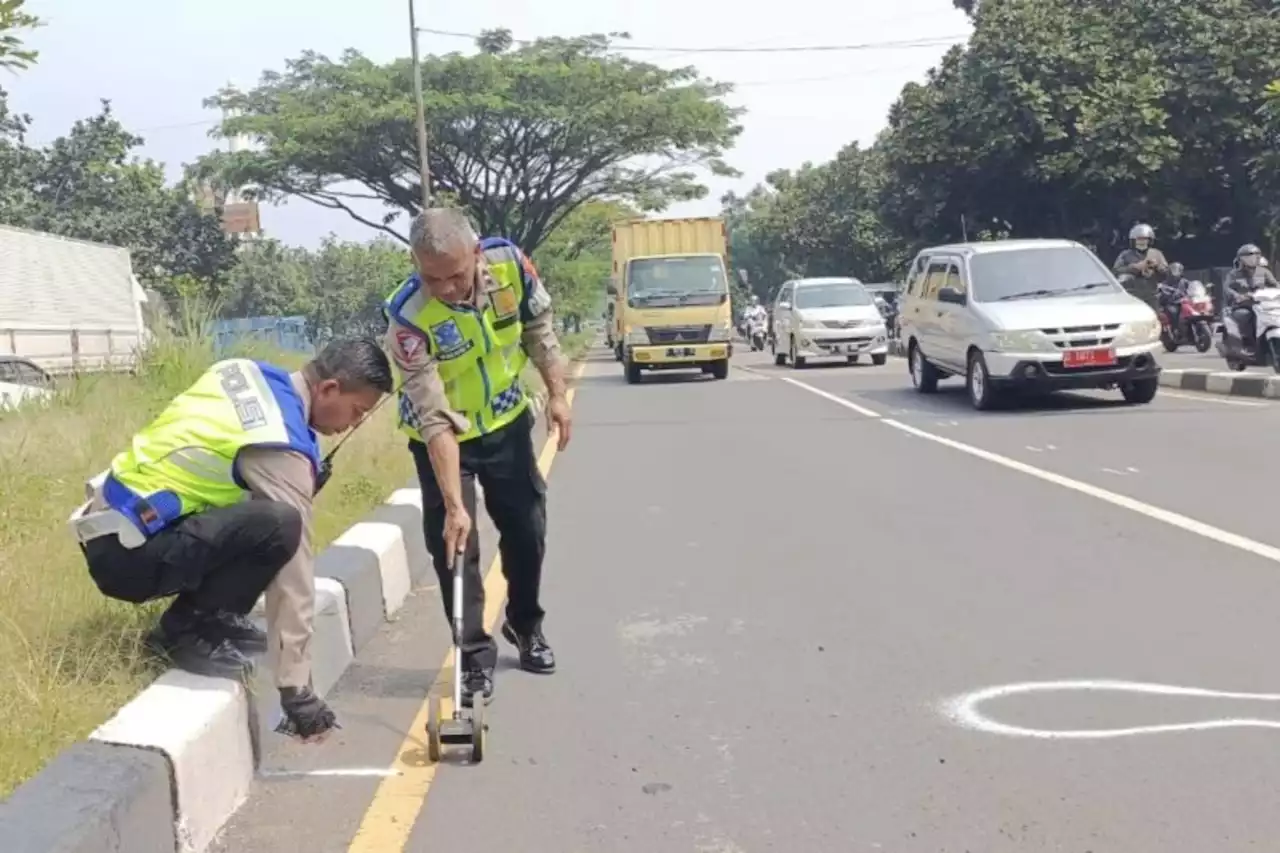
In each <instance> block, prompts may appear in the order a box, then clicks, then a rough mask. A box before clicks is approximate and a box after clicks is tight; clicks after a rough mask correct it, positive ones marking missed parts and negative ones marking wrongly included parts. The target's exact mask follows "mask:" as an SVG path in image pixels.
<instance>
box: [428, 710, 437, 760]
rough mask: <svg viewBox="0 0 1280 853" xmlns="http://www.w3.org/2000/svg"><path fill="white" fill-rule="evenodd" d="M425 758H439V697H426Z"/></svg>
mask: <svg viewBox="0 0 1280 853" xmlns="http://www.w3.org/2000/svg"><path fill="white" fill-rule="evenodd" d="M427 758H429V759H430V760H431V761H433V762H435V761H439V760H440V697H439V696H435V695H432V696H428V697H427Z"/></svg>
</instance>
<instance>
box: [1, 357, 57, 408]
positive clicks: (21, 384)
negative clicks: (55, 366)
mask: <svg viewBox="0 0 1280 853" xmlns="http://www.w3.org/2000/svg"><path fill="white" fill-rule="evenodd" d="M51 399H53V379H52V378H51V377H50V376H49V374H47V373H45V372H44V371H43V370H41V369H40V368H39V367H37V366H36V365H35V364H34V363H33V362H30V361H28V360H27V359H25V358H19V357H18V356H14V355H0V411H4V410H6V409H8V410H12V409H16V408H18V406H20V405H25V404H27V403H31V402H34V401H37V400H42V401H47V400H51Z"/></svg>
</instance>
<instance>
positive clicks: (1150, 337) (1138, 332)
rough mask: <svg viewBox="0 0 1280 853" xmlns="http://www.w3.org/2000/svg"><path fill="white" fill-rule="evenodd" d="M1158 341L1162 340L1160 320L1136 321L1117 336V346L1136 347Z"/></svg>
mask: <svg viewBox="0 0 1280 853" xmlns="http://www.w3.org/2000/svg"><path fill="white" fill-rule="evenodd" d="M1158 340H1160V321H1159V320H1135V321H1134V322H1132V323H1129V324H1128V325H1127V326H1125V327H1124V329H1123V330H1122V331H1121V332H1120V334H1118V335H1116V341H1115V345H1116V346H1118V347H1135V346H1142V345H1143V344H1151V343H1155V342H1156V341H1158Z"/></svg>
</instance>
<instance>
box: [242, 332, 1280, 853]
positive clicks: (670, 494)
mask: <svg viewBox="0 0 1280 853" xmlns="http://www.w3.org/2000/svg"><path fill="white" fill-rule="evenodd" d="M1182 358H1195V356H1183V357H1182ZM1199 358H1203V359H1207V358H1208V357H1207V356H1205V357H1199ZM734 363H735V367H736V368H737V369H735V370H733V371H732V373H731V375H730V378H729V379H728V380H727V381H723V382H715V381H711V380H710V379H703V378H701V377H697V378H691V379H685V378H681V377H676V376H670V377H656V378H653V379H648V380H646V381H645V382H644V383H643V384H642V385H640V386H638V387H636V386H628V385H626V384H625V383H624V382H623V380H622V377H621V371H620V370H619V368H618V366H617V365H615V364H613V363H612V361H610V360H608V359H607V358H605V357H604V356H601V357H600V359H599V360H597V361H593V362H592V363H590V364H589V365H588V369H587V371H586V373H585V375H584V376H583V377H582V379H581V380H580V382H579V385H578V387H579V391H578V394H577V397H576V400H575V403H574V411H575V421H576V423H575V426H576V432H575V436H574V440H573V444H572V446H571V447H570V448H569V450H568V451H567V452H566V453H564V454H562V455H560V456H559V457H557V459H556V461H555V463H554V468H553V470H552V472H551V475H550V477H549V481H550V508H549V516H550V524H551V530H552V533H551V540H550V547H549V554H548V558H547V572H546V583H545V604H546V607H547V610H548V614H549V615H548V619H547V624H546V628H547V632H548V635H549V638H550V639H551V641H552V642H553V644H554V645H555V648H556V650H557V653H558V655H559V659H560V671H559V672H558V673H557V674H556V675H554V676H551V677H538V676H532V675H527V674H525V673H522V672H519V671H517V670H514V669H504V671H501V672H500V673H499V679H498V695H497V697H496V699H495V702H494V704H493V705H492V706H491V708H490V717H491V723H492V727H493V728H492V732H491V741H490V755H489V757H488V759H487V760H486V761H485V762H484V763H483V764H481V765H479V766H474V767H473V766H465V765H462V764H455V763H446V764H444V765H440V766H439V767H438V768H437V769H436V770H435V772H434V775H433V776H431V777H430V778H429V779H428V780H427V782H428V784H426V785H423V786H422V788H424V789H425V792H426V796H425V798H423V797H421V796H420V794H421V791H419V792H418V794H416V795H415V796H417V798H418V799H419V800H421V799H425V805H423V806H422V808H421V810H420V813H419V812H418V811H417V809H416V804H415V808H413V809H410V810H408V811H406V810H405V808H404V805H405V803H404V795H403V792H402V793H401V799H400V800H396V799H395V798H394V797H390V796H389V795H388V794H387V793H386V792H385V791H384V793H383V794H382V795H378V796H376V797H375V791H376V790H377V789H378V786H379V782H380V780H379V779H377V778H362V777H355V778H346V777H332V776H316V775H311V776H307V775H295V776H290V775H279V776H276V777H272V778H267V779H265V780H263V781H262V782H261V783H259V785H258V788H257V790H256V792H255V796H254V798H253V799H252V800H251V802H250V803H249V804H248V805H247V806H246V807H245V809H244V810H243V811H242V813H241V815H240V816H239V817H238V818H237V820H236V821H235V823H234V825H233V826H232V827H231V828H230V829H229V831H228V833H227V837H226V839H225V840H224V846H223V848H222V849H223V850H225V851H228V853H229V851H236V853H286V851H287V853H294V851H307V853H329V851H333V853H342V851H347V850H348V849H357V848H355V847H350V845H351V842H352V839H353V837H354V836H355V834H356V831H357V828H358V827H360V826H361V824H362V821H363V825H364V828H365V832H366V842H367V841H368V840H369V839H370V838H373V839H375V840H379V839H380V840H381V843H380V846H379V847H378V848H377V849H381V850H383V851H385V853H397V851H400V850H405V851H411V853H427V851H436V850H469V851H477V853H499V851H502V853H505V851H520V853H568V851H583V853H596V851H599V853H632V851H634V853H666V851H671V852H672V853H676V851H695V853H744V851H746V853H755V851H768V850H776V851H785V853H832V851H862V850H867V851H888V853H916V851H920V853H925V851H928V853H939V851H948V852H949V853H962V852H963V851H973V853H1004V851H1008V853H1014V852H1015V851H1017V853H1026V852H1027V851H1041V850H1043V851H1050V850H1052V851H1072V853H1085V852H1086V851H1092V853H1147V851H1151V853H1156V851H1159V853H1169V851H1214V853H1232V851H1246V850H1249V851H1253V850H1273V849H1275V838H1276V837H1280V812H1277V810H1276V809H1275V808H1274V801H1275V795H1274V787H1275V778H1276V776H1277V774H1280V751H1278V750H1276V749H1275V746H1276V737H1277V733H1276V732H1274V731H1272V730H1271V729H1268V728H1265V727H1261V726H1256V725H1255V726H1250V727H1243V726H1236V725H1233V726H1229V727H1221V728H1213V726H1225V724H1223V723H1221V722H1219V721H1223V720H1232V719H1238V718H1244V719H1252V718H1257V719H1261V720H1275V721H1276V722H1274V723H1273V725H1274V726H1276V727H1280V696H1270V697H1262V698H1252V697H1248V696H1246V697H1239V696H1237V697H1230V696H1227V697H1223V696H1218V695H1214V693H1213V691H1226V692H1234V693H1245V694H1255V693H1262V694H1269V693H1271V692H1276V693H1280V672H1278V670H1280V662H1278V661H1277V657H1276V652H1275V650H1276V648H1277V647H1280V619H1278V618H1277V606H1276V602H1277V601H1278V600H1280V565H1277V562H1280V547H1273V546H1280V535H1277V534H1276V532H1275V521H1274V519H1275V518H1276V515H1277V513H1276V509H1275V506H1276V490H1275V489H1274V488H1273V487H1271V485H1270V484H1271V483H1272V482H1275V481H1280V456H1277V455H1276V454H1273V453H1270V452H1269V444H1270V443H1271V442H1272V441H1274V436H1276V435H1277V430H1278V429H1280V408H1277V404H1275V403H1271V402H1268V401H1243V400H1232V399H1229V398H1223V397H1213V396H1207V395H1195V394H1191V393H1184V392H1178V393H1168V392H1167V389H1161V394H1160V396H1159V397H1158V398H1157V400H1156V402H1154V403H1153V404H1151V405H1149V406H1144V407H1129V406H1125V405H1123V404H1121V403H1119V402H1118V398H1119V395H1118V394H1117V393H1114V392H1113V393H1110V394H1107V393H1098V394H1077V395H1059V396H1056V397H1052V398H1049V399H1048V400H1042V401H1039V402H1036V403H1024V404H1018V405H1014V406H1013V407H1011V408H1010V409H1008V410H1006V411H1000V412H995V413H987V414H979V413H976V412H974V411H972V410H971V409H970V408H969V406H968V404H967V401H966V399H965V396H964V393H963V390H962V389H961V387H960V386H959V384H958V383H957V382H956V381H955V380H951V381H948V382H944V383H943V386H942V390H941V392H940V393H939V394H937V395H934V396H928V397H926V396H921V395H918V394H916V393H915V392H914V391H912V390H911V388H910V383H909V380H908V378H907V376H906V371H905V365H904V363H903V362H902V361H901V360H898V359H891V360H890V361H889V363H888V364H887V365H885V366H884V367H872V366H852V367H849V366H837V367H830V368H826V367H814V368H810V369H806V370H801V371H796V370H791V369H788V368H777V367H774V366H773V365H772V363H771V361H768V360H767V359H765V358H764V357H762V356H759V355H752V354H744V355H739V356H737V357H735V361H734ZM1169 366H1174V365H1172V364H1170V365H1169ZM797 383H799V384H797ZM1255 448H1256V450H1255ZM492 538H493V537H492V532H491V531H488V532H487V534H486V537H485V542H486V549H487V550H486V553H491V552H492V549H493V541H492ZM435 594H436V593H435V591H434V590H431V589H427V590H423V591H421V592H420V593H419V594H418V595H416V596H415V598H414V600H413V601H412V602H411V603H410V605H409V606H408V608H407V610H406V611H405V615H404V616H402V617H401V619H400V620H399V622H398V623H396V624H395V625H393V626H391V628H390V629H389V630H388V632H386V634H385V636H383V637H380V638H378V639H377V640H376V641H375V642H374V643H373V644H372V647H371V648H370V649H369V650H368V652H367V653H366V654H365V655H363V656H362V660H361V661H360V662H359V664H358V665H357V666H356V667H355V669H354V670H353V671H352V672H351V673H350V674H349V675H348V677H347V678H346V679H344V681H343V682H342V684H341V685H340V687H339V689H338V692H337V696H336V699H335V706H336V707H337V709H338V710H339V713H340V714H341V716H342V719H343V721H344V723H345V724H346V728H345V729H344V730H343V732H342V733H341V735H340V737H339V738H337V739H335V740H334V741H331V742H330V743H328V744H325V745H324V746H321V747H300V746H293V745H287V744H279V743H277V744H274V745H273V747H272V751H271V753H270V754H269V755H268V757H267V761H266V763H267V765H268V769H269V770H272V771H274V772H276V773H280V774H289V773H296V774H301V773H307V772H314V771H317V770H322V771H331V770H334V769H344V768H345V769H350V768H370V770H371V771H376V770H377V769H378V768H386V767H388V766H390V765H391V764H392V762H393V760H395V759H396V755H397V752H398V750H399V749H400V744H401V740H402V739H403V738H405V736H406V733H407V734H409V735H410V738H411V741H412V739H413V738H414V737H416V735H415V733H414V732H412V731H409V721H410V720H411V719H412V718H413V717H414V714H415V713H416V712H417V710H418V708H419V706H420V705H421V701H422V697H423V695H424V693H425V690H426V686H427V685H428V684H430V683H431V681H432V679H433V678H434V676H435V673H434V671H433V668H434V667H436V666H438V665H439V661H440V659H441V657H442V655H443V650H444V645H445V643H444V637H445V634H444V626H443V624H442V620H441V618H440V617H439V615H438V605H437V603H436V601H435V600H434V596H435ZM1061 679H1075V680H1084V681H1085V682H1086V683H1085V685H1084V687H1083V688H1081V687H1076V688H1075V689H1072V690H1070V691H1064V692H1059V693H1055V694H1039V695H1035V694H1032V695H1017V696H1010V697H1007V698H1004V699H998V700H994V701H991V702H989V703H987V704H986V705H984V706H982V708H981V711H982V712H983V713H984V714H987V715H989V718H990V719H992V720H994V721H995V723H999V724H1005V725H1006V726H1016V727H1021V731H1010V730H1008V729H1005V730H995V731H992V730H989V729H993V728H997V727H996V726H994V725H992V726H988V729H987V730H984V729H982V727H981V726H982V721H981V720H975V719H974V718H972V717H971V716H970V717H965V716H964V713H963V712H962V710H958V709H957V707H956V706H954V705H949V704H948V702H949V700H951V699H953V698H955V697H958V696H963V695H964V694H966V693H968V692H970V691H975V690H978V689H980V688H986V687H993V686H994V687H998V686H1001V685H1014V684H1019V683H1024V682H1038V681H1051V680H1061ZM1100 680H1123V681H1128V682H1143V683H1155V684H1160V685H1173V686H1178V687H1185V688H1201V689H1203V690H1206V691H1210V693H1208V694H1204V695H1198V696H1197V695H1192V696H1185V695H1159V694H1141V693H1137V692H1134V690H1133V688H1132V687H1130V688H1128V689H1126V690H1124V691H1119V692H1103V691H1101V690H1100V689H1099V688H1100V687H1101V686H1103V685H1100V684H1098V683H1097V682H1098V681H1100ZM1169 693H1170V691H1167V690H1166V694H1169ZM1152 726H1173V727H1175V730H1171V731H1151V730H1149V727H1152ZM1098 729H1118V730H1120V731H1119V732H1114V733H1113V734H1114V736H1112V737H1106V738H1097V737H1092V736H1078V737H1063V736H1060V735H1061V733H1062V732H1069V731H1076V730H1098ZM1054 733H1058V734H1057V735H1055V734H1054ZM1085 734H1086V735H1088V734H1089V733H1088V732H1085ZM1027 735H1035V736H1027ZM401 761H402V763H403V761H404V759H403V758H402V759H401ZM405 814H409V815H411V818H410V820H409V823H412V830H411V831H410V830H409V828H408V825H400V826H397V825H396V824H397V822H399V821H402V820H404V815H405ZM412 816H416V820H413V819H412ZM360 849H374V848H373V847H370V846H366V847H362V848H360Z"/></svg>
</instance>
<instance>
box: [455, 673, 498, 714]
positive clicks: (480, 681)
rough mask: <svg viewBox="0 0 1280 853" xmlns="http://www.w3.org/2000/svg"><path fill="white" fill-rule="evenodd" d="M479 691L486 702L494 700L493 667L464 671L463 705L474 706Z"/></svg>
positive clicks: (466, 706) (465, 706)
mask: <svg viewBox="0 0 1280 853" xmlns="http://www.w3.org/2000/svg"><path fill="white" fill-rule="evenodd" d="M477 693H479V694H480V696H481V698H483V699H484V704H486V705H488V704H489V703H490V702H492V701H493V670H492V669H473V670H470V671H469V672H463V673H462V707H464V708H470V707H471V706H473V705H474V704H475V701H476V700H475V695H476V694H477Z"/></svg>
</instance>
